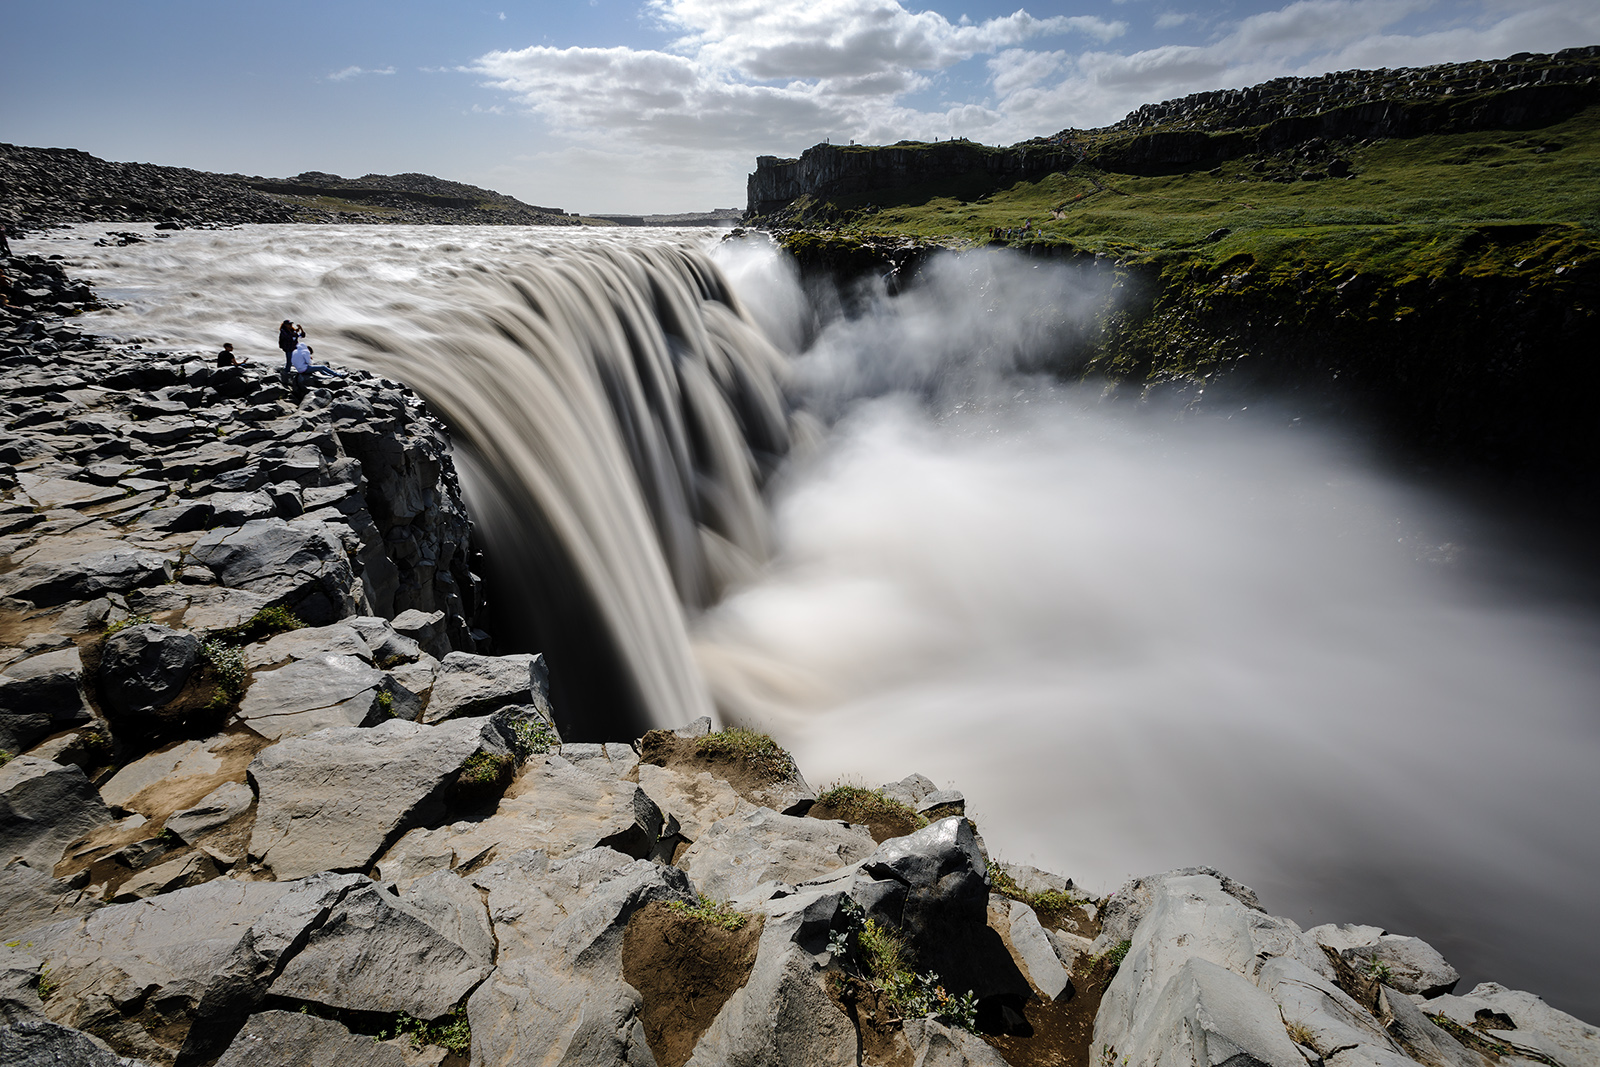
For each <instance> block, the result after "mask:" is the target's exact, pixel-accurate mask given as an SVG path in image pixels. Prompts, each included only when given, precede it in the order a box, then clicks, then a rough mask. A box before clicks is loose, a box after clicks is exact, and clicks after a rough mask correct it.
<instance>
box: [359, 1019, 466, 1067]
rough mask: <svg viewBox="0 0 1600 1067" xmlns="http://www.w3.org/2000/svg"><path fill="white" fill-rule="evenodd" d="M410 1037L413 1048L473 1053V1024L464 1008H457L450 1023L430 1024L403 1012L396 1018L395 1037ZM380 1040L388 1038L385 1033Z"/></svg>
mask: <svg viewBox="0 0 1600 1067" xmlns="http://www.w3.org/2000/svg"><path fill="white" fill-rule="evenodd" d="M403 1035H410V1037H411V1047H412V1048H414V1049H421V1048H422V1046H423V1045H435V1046H437V1047H439V1048H442V1049H444V1050H445V1051H446V1052H452V1053H454V1054H455V1055H457V1056H463V1057H465V1056H467V1055H469V1054H470V1053H471V1052H472V1024H471V1023H470V1022H469V1021H468V1020H467V1009H466V1008H465V1007H464V1006H463V1007H460V1008H457V1009H456V1010H455V1011H454V1012H453V1013H451V1015H450V1021H449V1022H444V1023H430V1022H428V1021H427V1020H426V1019H418V1018H416V1017H415V1016H411V1015H407V1014H406V1013H405V1012H401V1013H400V1014H399V1015H397V1016H395V1020H394V1036H395V1037H401V1036H403ZM377 1036H378V1037H379V1038H380V1039H381V1038H383V1037H384V1036H386V1035H385V1034H384V1032H383V1031H379V1032H378V1035H377Z"/></svg>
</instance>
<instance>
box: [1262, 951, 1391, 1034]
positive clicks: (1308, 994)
mask: <svg viewBox="0 0 1600 1067" xmlns="http://www.w3.org/2000/svg"><path fill="white" fill-rule="evenodd" d="M1257 985H1258V986H1260V988H1261V991H1262V992H1264V993H1266V994H1267V995H1268V996H1270V997H1271V998H1272V999H1273V1000H1275V1001H1277V1002H1278V1010H1279V1014H1281V1015H1282V1016H1283V1021H1284V1024H1285V1025H1288V1026H1299V1027H1302V1028H1304V1030H1305V1031H1306V1032H1307V1034H1309V1040H1307V1041H1302V1044H1307V1045H1309V1046H1310V1047H1311V1048H1312V1049H1314V1050H1315V1051H1316V1053H1317V1055H1319V1056H1323V1057H1329V1056H1332V1055H1333V1054H1334V1053H1336V1052H1338V1051H1340V1050H1341V1049H1347V1048H1350V1047H1352V1046H1355V1045H1371V1046H1373V1047H1374V1048H1377V1049H1381V1050H1383V1051H1385V1052H1390V1053H1393V1054H1395V1055H1403V1053H1402V1052H1401V1050H1400V1046H1399V1045H1397V1044H1395V1043H1394V1040H1393V1039H1392V1038H1391V1037H1390V1036H1389V1035H1388V1033H1387V1032H1386V1031H1385V1030H1384V1029H1383V1027H1382V1026H1381V1025H1380V1024H1379V1023H1378V1021H1377V1020H1376V1019H1374V1018H1373V1017H1372V1016H1371V1015H1369V1014H1368V1013H1367V1012H1366V1010H1365V1009H1363V1008H1362V1007H1361V1005H1359V1004H1357V1003H1356V1002H1355V1001H1354V1000H1352V999H1350V997H1349V995H1348V994H1346V993H1345V992H1344V991H1343V990H1342V989H1340V988H1339V987H1338V986H1336V985H1334V984H1333V983H1332V982H1330V981H1328V979H1326V978H1324V977H1322V976H1321V975H1320V974H1316V973H1314V972H1313V971H1312V970H1311V969H1310V968H1309V967H1307V966H1306V965H1305V964H1303V963H1301V962H1300V961H1298V960H1294V959H1289V958H1288V957H1285V956H1278V957H1276V958H1274V959H1270V960H1268V961H1267V962H1266V963H1265V964H1263V965H1262V967H1261V973H1260V975H1259V976H1258V978H1257Z"/></svg>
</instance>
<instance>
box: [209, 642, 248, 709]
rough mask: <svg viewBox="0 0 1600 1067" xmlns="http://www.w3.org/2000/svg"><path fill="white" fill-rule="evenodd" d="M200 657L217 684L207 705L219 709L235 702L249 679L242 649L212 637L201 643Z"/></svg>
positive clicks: (242, 692)
mask: <svg viewBox="0 0 1600 1067" xmlns="http://www.w3.org/2000/svg"><path fill="white" fill-rule="evenodd" d="M200 659H201V660H202V661H203V662H204V663H205V665H206V669H207V670H209V671H210V672H211V676H212V678H213V679H214V680H215V681H216V684H217V693H216V695H215V696H213V697H212V698H211V703H210V705H209V706H210V707H211V708H212V709H213V710H220V709H222V708H226V707H228V706H229V705H230V704H234V703H236V702H237V701H238V699H239V698H240V697H241V696H243V695H244V687H245V685H246V683H247V682H248V681H249V680H250V676H249V672H248V671H247V670H246V668H245V665H244V652H243V650H241V649H240V648H238V647H237V646H235V645H230V644H225V643H224V642H222V641H218V640H216V639H215V638H213V639H212V640H210V641H206V642H204V643H202V644H201V646H200Z"/></svg>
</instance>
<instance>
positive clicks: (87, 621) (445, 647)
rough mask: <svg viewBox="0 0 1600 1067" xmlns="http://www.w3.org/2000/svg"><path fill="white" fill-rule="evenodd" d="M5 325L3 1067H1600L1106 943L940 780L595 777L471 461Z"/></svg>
mask: <svg viewBox="0 0 1600 1067" xmlns="http://www.w3.org/2000/svg"><path fill="white" fill-rule="evenodd" d="M9 270H10V273H11V275H12V278H13V282H14V283H15V284H14V286H13V295H14V296H15V297H16V299H17V301H18V303H19V305H20V306H12V307H7V308H4V309H0V366H3V367H4V369H5V374H4V375H3V376H0V413H3V415H4V419H5V422H4V436H3V438H0V492H3V498H0V530H3V531H4V532H3V534H0V553H3V554H4V562H3V564H0V597H3V598H4V599H3V600H0V646H3V649H0V662H3V663H4V666H3V669H0V749H3V750H4V751H5V756H4V757H0V759H4V764H3V766H0V860H3V869H0V941H3V943H4V947H3V948H0V1061H3V1062H4V1063H6V1064H28V1065H34V1064H38V1065H44V1064H89V1065H95V1067H100V1065H112V1064H130V1063H135V1062H138V1063H144V1064H150V1065H167V1064H180V1065H188V1064H208V1063H218V1064H223V1065H227V1067H246V1065H263V1067H265V1065H281V1064H330V1063H340V1064H345V1065H351V1067H353V1065H358V1064H359V1065H382V1067H401V1065H419V1064H442V1063H455V1064H462V1063H472V1064H485V1065H488V1064H496V1065H498V1064H525V1063H547V1064H567V1065H586V1064H595V1065H600V1064H608V1065H609V1064H628V1065H633V1067H643V1065H650V1064H656V1065H661V1067H680V1065H683V1064H693V1065H703V1067H712V1065H718V1067H720V1065H727V1064H738V1065H769V1064H770V1065H775V1067H776V1065H780V1064H781V1065H797V1067H798V1065H813V1064H815V1065H833V1064H839V1065H844V1064H860V1063H868V1064H885V1065H888V1064H893V1065H897V1067H935V1065H940V1067H958V1065H972V1067H978V1065H984V1067H993V1065H1000V1064H1006V1063H1010V1064H1014V1065H1024V1064H1027V1065H1032V1064H1040V1065H1043V1064H1073V1065H1079V1067H1120V1065H1123V1064H1128V1065H1139V1067H1143V1065H1147V1064H1148V1065H1157V1064H1159V1065H1162V1067H1190V1065H1192V1067H1220V1065H1223V1064H1228V1065H1232V1067H1247V1065H1263V1067H1304V1065H1306V1064H1310V1065H1313V1067H1324V1065H1326V1067H1405V1065H1407V1064H1411V1063H1420V1064H1424V1065H1426V1067H1489V1065H1490V1064H1496V1063H1498V1064H1504V1065H1506V1067H1526V1065H1528V1064H1530V1063H1539V1064H1545V1065H1547V1067H1591V1065H1600V1030H1596V1028H1594V1027H1592V1026H1588V1025H1586V1024H1584V1023H1582V1022H1580V1021H1579V1020H1577V1019H1574V1018H1572V1017H1571V1016H1568V1015H1565V1014H1563V1013H1561V1012H1558V1011H1555V1010H1554V1009H1552V1008H1550V1007H1548V1006H1547V1005H1545V1004H1544V1003H1543V1002H1542V1001H1541V1000H1539V998H1537V997H1535V996H1533V995H1531V994H1528V993H1519V992H1515V991H1511V990H1506V989H1504V988H1502V987H1500V986H1498V985H1494V984H1492V983H1489V984H1483V985H1480V986H1478V987H1477V988H1475V989H1473V990H1471V991H1470V992H1468V993H1466V994H1465V995H1457V994H1456V992H1455V987H1456V984H1457V982H1458V975H1457V973H1456V971H1455V970H1454V969H1452V968H1451V967H1450V965H1449V964H1448V963H1447V962H1446V961H1445V960H1444V959H1442V958H1441V957H1440V955H1439V954H1438V953H1437V952H1435V951H1434V950H1433V949H1431V948H1430V947H1429V946H1427V945H1426V944H1424V943H1423V942H1421V941H1418V940H1417V939H1415V938H1410V937H1405V936H1398V935H1392V934H1388V933H1386V932H1384V931H1382V930H1379V929H1376V928H1372V927H1359V926H1340V927H1335V926H1322V927H1317V928H1315V929H1312V930H1306V931H1302V930H1301V929H1300V928H1299V927H1298V926H1296V925H1295V924H1294V923H1293V922H1291V921H1289V920H1287V919H1283V918H1278V917H1275V916H1272V915H1270V914H1269V913H1267V912H1266V911H1265V910H1264V909H1263V908H1262V907H1261V905H1260V903H1259V902H1258V901H1257V900H1256V898H1255V896H1254V894H1252V893H1251V892H1250V890H1249V889H1247V888H1245V887H1244V886H1241V885H1239V884H1238V883H1236V882H1234V881H1233V880H1232V879H1229V878H1227V877H1226V876H1224V875H1222V874H1220V873H1218V872H1216V871H1212V870H1185V871H1174V872H1169V873H1167V874H1164V875H1159V876H1155V877H1150V878H1144V879H1139V880H1137V881H1134V882H1131V883H1130V884H1128V885H1127V886H1124V887H1123V888H1122V889H1120V890H1119V891H1117V892H1116V893H1115V894H1113V895H1112V896H1110V897H1109V898H1106V899H1104V900H1096V899H1093V898H1091V897H1090V896H1088V895H1085V894H1083V893H1082V892H1081V891H1079V890H1078V889H1077V888H1076V887H1075V886H1074V885H1073V884H1072V882H1071V881H1070V880H1069V879H1067V878H1064V877H1061V876H1058V875H1054V874H1049V873H1046V872H1042V871H1037V870H1034V869H1032V868H1029V867H1023V866H1020V865H1013V864H1005V863H999V862H995V861H994V859H993V858H992V857H990V856H989V855H987V853H986V851H985V848H984V844H983V841H982V839H981V837H980V836H979V833H978V828H977V827H976V826H974V824H973V823H972V822H971V821H969V820H968V819H967V818H966V817H965V814H964V799H963V797H962V796H961V794H960V793H959V792H956V791H954V790H938V789H937V788H936V787H935V785H934V783H932V782H930V781H928V780H927V779H925V778H923V777H921V776H919V775H915V774H913V775H910V776H908V777H907V778H905V779H904V780H902V781H900V782H894V783H889V784H886V785H884V786H882V787H881V788H879V789H865V788H856V787H839V788H835V789H831V790H828V791H827V792H824V793H823V794H821V795H820V796H819V795H818V794H817V793H816V792H815V791H814V790H813V789H812V788H811V786H810V785H808V784H807V782H806V781H805V779H804V777H803V776H802V775H801V773H800V772H799V770H798V769H797V768H796V767H795V766H794V764H793V762H792V761H791V760H790V759H789V757H788V756H787V754H785V753H784V752H783V751H782V750H781V749H779V748H778V747H777V746H776V745H775V744H773V743H772V741H771V739H769V738H765V737H763V736H762V735H759V734H752V733H749V732H746V731H739V730H728V731H716V732H713V731H712V730H711V723H710V722H709V720H701V721H699V722H697V723H694V724H691V725H688V726H685V727H683V728H681V729H679V730H676V731H654V732H652V733H650V734H647V735H646V736H645V737H643V738H641V739H639V740H638V741H636V742H634V743H633V744H605V745H599V744H563V743H562V741H561V738H560V736H559V731H558V730H557V728H556V725H555V724H556V721H557V717H556V716H555V715H554V714H553V710H554V709H552V708H551V706H550V701H549V695H548V686H547V682H546V677H545V672H544V664H543V661H542V659H541V658H540V657H538V656H529V655H514V656H488V655H482V654H480V651H481V647H482V642H483V641H484V635H483V634H482V632H481V631H479V630H477V629H476V628H475V620H476V617H477V605H478V599H479V597H478V592H477V586H476V579H475V578H474V577H473V576H472V574H471V572H470V570H469V569H468V566H467V564H468V558H469V552H470V543H469V539H468V533H469V527H468V523H467V519H466V514H465V511H464V508H463V507H462V503H461V498H460V494H459V492H458V489H457V485H456V482H455V478H454V474H453V468H452V465H451V460H450V453H449V449H448V442H447V438H446V435H445V433H444V432H443V430H442V428H441V427H439V426H438V425H437V423H435V422H434V420H433V419H432V418H431V417H430V416H429V415H428V413H427V411H426V409H425V407H424V406H423V405H422V404H421V403H420V402H419V401H418V399H417V398H416V397H415V396H414V395H412V394H411V393H409V392H408V391H406V390H405V389H404V388H403V387H401V386H399V385H397V384H395V383H392V382H385V381H382V380H380V379H375V378H371V377H368V376H364V375H360V374H357V375H353V376H352V377H351V378H350V379H347V380H344V381H342V382H339V383H336V384H335V385H333V386H330V387H327V388H306V389H300V388H298V387H297V386H295V385H294V384H293V383H284V382H282V381H280V380H279V379H278V376H277V374H276V373H275V372H274V371H273V370H272V369H271V368H263V367H242V368H228V369H218V368H216V367H215V366H212V365H209V361H204V360H196V359H188V358H184V357H181V356H171V355H167V354H162V353H151V352H146V351H143V350H142V349H140V348H139V347H138V346H134V345H125V346H110V345H106V344H105V343H103V342H101V341H99V340H97V339H94V338H90V337H85V336H82V335H80V334H79V333H78V332H77V331H75V330H73V329H72V328H71V325H70V315H71V313H72V312H73V311H75V310H76V309H78V308H80V307H82V306H83V305H84V303H85V301H88V300H92V294H89V293H87V292H86V291H85V290H83V289H82V288H81V287H78V286H74V285H72V284H71V283H70V281H69V280H68V279H66V278H65V277H64V276H63V275H62V274H61V273H60V271H59V269H58V268H56V267H54V266H53V265H52V264H50V263H48V262H46V261H42V260H37V259H27V260H13V261H11V263H10V267H9Z"/></svg>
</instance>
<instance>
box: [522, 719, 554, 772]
mask: <svg viewBox="0 0 1600 1067" xmlns="http://www.w3.org/2000/svg"><path fill="white" fill-rule="evenodd" d="M560 745H561V738H560V737H558V736H556V731H555V728H554V727H553V726H551V725H550V724H549V723H547V722H545V721H544V720H543V719H518V720H516V721H515V722H513V723H512V724H511V747H512V750H513V751H515V752H516V754H517V761H518V762H519V763H520V762H523V761H526V760H527V759H529V758H530V757H533V756H537V755H540V754H541V753H545V752H550V751H552V750H554V749H556V748H559V747H560Z"/></svg>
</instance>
